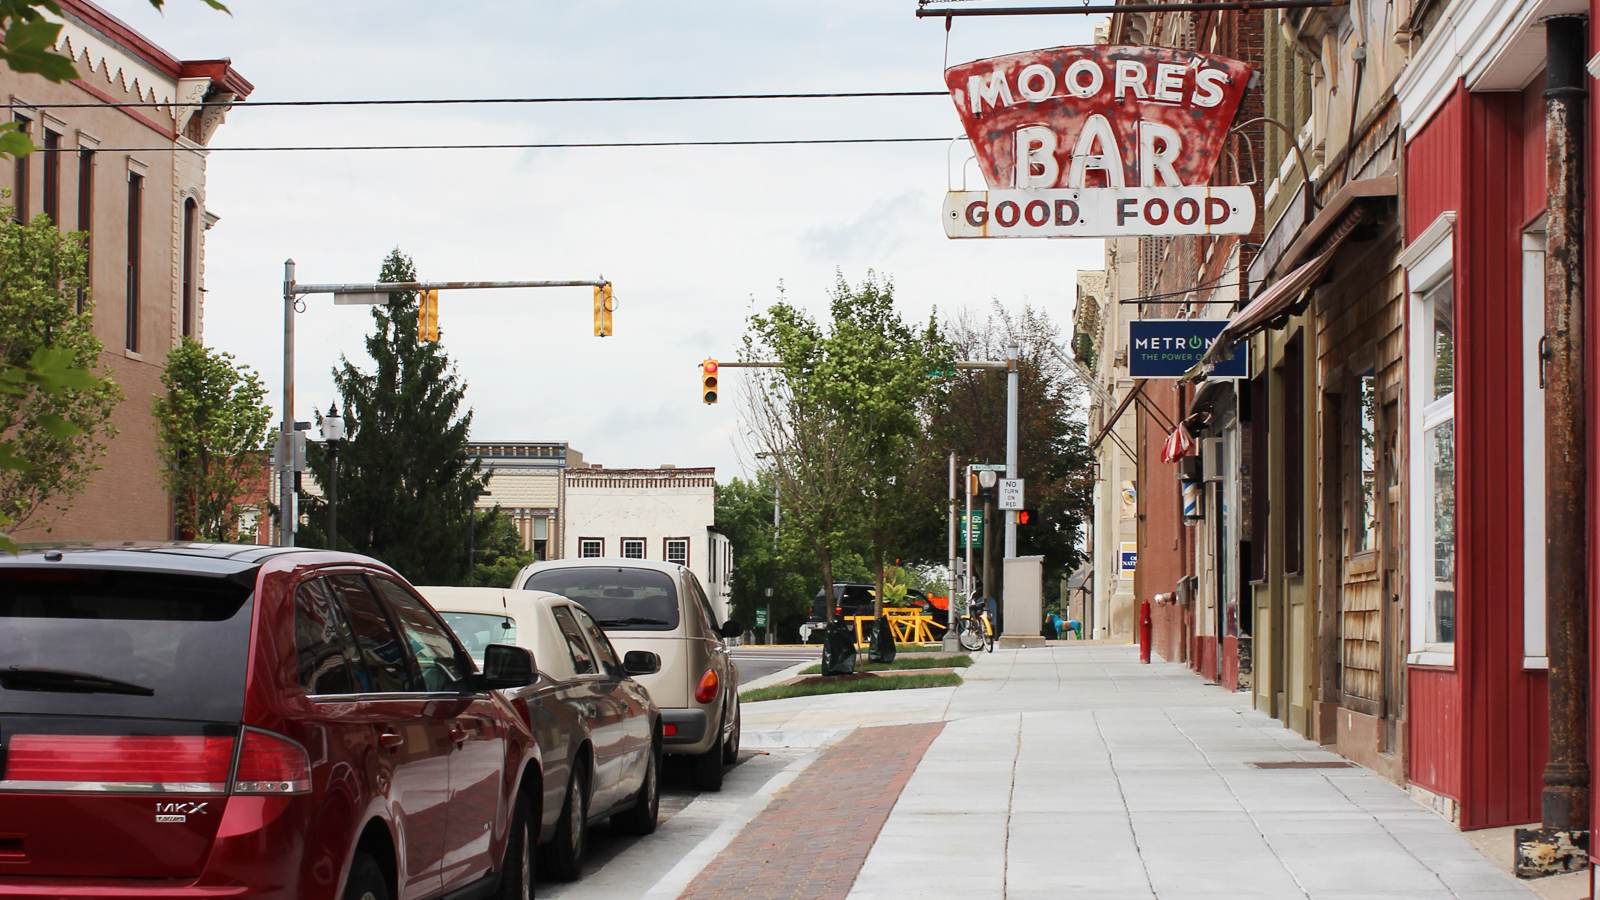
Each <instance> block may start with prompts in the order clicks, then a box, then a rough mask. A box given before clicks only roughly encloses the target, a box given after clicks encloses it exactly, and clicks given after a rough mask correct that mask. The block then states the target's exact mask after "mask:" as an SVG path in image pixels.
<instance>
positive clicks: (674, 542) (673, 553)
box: [666, 538, 689, 566]
mask: <svg viewBox="0 0 1600 900" xmlns="http://www.w3.org/2000/svg"><path fill="white" fill-rule="evenodd" d="M666 550H667V554H666V555H667V562H669V563H677V564H678V565H680V566H687V565H688V564H689V539H688V538H667V540H666Z"/></svg>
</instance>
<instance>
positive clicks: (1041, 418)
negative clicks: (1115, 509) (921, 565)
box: [908, 303, 1093, 601]
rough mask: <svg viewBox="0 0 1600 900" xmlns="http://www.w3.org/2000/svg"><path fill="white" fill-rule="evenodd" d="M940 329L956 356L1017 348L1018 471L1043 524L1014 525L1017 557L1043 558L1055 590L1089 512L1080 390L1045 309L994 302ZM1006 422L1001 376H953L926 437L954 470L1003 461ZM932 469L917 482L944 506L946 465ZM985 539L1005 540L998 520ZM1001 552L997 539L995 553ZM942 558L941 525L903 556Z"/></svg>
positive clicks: (1000, 354) (1074, 556) (1076, 552)
mask: <svg viewBox="0 0 1600 900" xmlns="http://www.w3.org/2000/svg"><path fill="white" fill-rule="evenodd" d="M945 333H946V334H947V335H948V337H949V339H950V341H951V343H952V344H953V345H954V346H955V348H956V356H957V359H962V360H978V359H1001V358H1004V356H1005V348H1006V346H1007V345H1008V344H1012V343H1015V344H1017V345H1018V347H1019V353H1018V357H1019V362H1018V397H1017V400H1018V402H1017V407H1018V428H1017V432H1018V448H1019V452H1018V460H1017V461H1018V468H1017V474H1018V475H1019V476H1020V477H1022V478H1023V479H1024V480H1025V481H1026V485H1027V505H1028V506H1029V507H1030V508H1036V509H1038V510H1039V513H1040V516H1039V518H1040V520H1041V522H1040V523H1039V524H1033V525H1029V526H1027V527H1025V528H1018V530H1017V553H1018V554H1019V555H1024V556H1027V555H1040V556H1043V557H1044V569H1045V573H1044V582H1045V586H1046V589H1047V590H1048V589H1049V588H1052V587H1055V588H1056V589H1057V590H1059V585H1060V582H1061V579H1062V578H1063V577H1065V575H1067V574H1068V573H1070V572H1071V571H1072V570H1073V569H1075V568H1077V567H1078V566H1079V565H1081V564H1082V562H1083V553H1082V550H1081V549H1080V548H1079V537H1080V535H1081V533H1082V532H1081V528H1082V523H1083V522H1084V521H1085V520H1086V518H1087V517H1088V516H1089V515H1090V513H1091V511H1092V508H1093V506H1092V504H1093V501H1092V498H1091V488H1092V475H1091V471H1092V465H1091V462H1092V461H1091V457H1090V454H1089V450H1088V445H1087V439H1086V437H1085V430H1086V423H1085V419H1084V412H1083V410H1084V405H1083V402H1082V399H1083V393H1082V392H1083V390H1084V388H1083V386H1082V385H1081V384H1079V383H1077V381H1076V380H1075V379H1074V377H1073V376H1072V374H1071V373H1070V372H1069V371H1068V370H1067V368H1066V366H1065V365H1064V364H1063V363H1062V362H1061V361H1060V358H1059V357H1058V356H1057V348H1058V347H1060V346H1061V335H1060V332H1059V330H1058V329H1057V327H1056V325H1055V323H1054V322H1052V321H1051V320H1050V318H1049V316H1048V315H1047V314H1046V313H1044V312H1043V311H1042V310H1036V309H1034V308H1033V307H1032V306H1031V305H1024V306H1023V307H1022V309H1021V310H1020V311H1017V312H1015V313H1012V312H1008V311H1006V310H1005V309H1004V308H1002V307H1001V306H1000V304H999V303H994V304H993V305H992V306H991V308H990V311H989V313H988V314H987V315H986V316H984V317H983V318H981V319H979V318H978V317H976V316H973V315H970V314H962V315H959V316H956V317H954V318H952V319H950V320H949V321H948V322H947V324H946V327H945ZM1005 423H1006V378H1005V374H1004V373H1003V372H998V371H990V370H961V371H960V372H957V373H956V375H955V378H954V382H953V384H952V385H951V388H950V391H949V394H948V398H947V400H946V403H945V404H944V406H943V408H942V409H940V410H939V411H938V413H937V414H936V415H935V416H934V417H933V423H932V426H931V433H932V434H933V436H934V438H935V440H936V441H937V442H938V443H939V444H940V445H941V446H943V447H945V448H947V450H954V451H955V453H956V458H957V460H959V461H960V462H961V464H962V465H965V464H967V463H1003V462H1005V458H1006V433H1005ZM932 463H933V468H934V470H936V471H928V472H926V474H925V476H924V483H925V484H926V485H928V486H929V487H930V488H931V487H933V486H934V485H935V483H937V488H936V491H937V495H938V497H939V498H940V501H941V503H942V502H943V498H944V497H945V492H946V487H945V484H946V479H947V478H948V469H947V468H946V467H947V466H948V463H947V462H946V460H944V459H939V460H933V461H932ZM990 534H991V535H992V536H993V537H994V539H995V540H996V541H997V542H998V541H999V540H1000V539H1001V538H1002V536H1003V534H1004V530H1003V528H1002V527H1001V519H1000V517H999V516H998V515H997V516H996V521H995V527H994V528H993V529H992V530H990ZM1000 549H1001V546H1000V545H999V544H998V543H997V545H996V546H995V550H996V551H999V550H1000ZM947 552H948V550H947V544H946V537H945V534H944V532H943V530H942V529H941V530H940V533H939V534H938V535H937V536H936V540H935V541H933V542H931V543H924V544H920V545H919V546H918V548H917V549H916V550H914V551H910V552H908V556H910V557H911V558H914V559H916V558H919V559H942V558H943V557H944V556H945V554H946V553H947ZM976 553H977V551H974V554H975V557H976ZM996 555H997V557H998V555H999V554H998V552H997V554H996ZM974 567H976V559H975V563H974ZM997 569H999V571H997V572H996V582H997V583H998V582H1000V581H1001V580H1002V579H1003V577H1004V576H1003V574H1002V573H1003V568H1002V567H997ZM996 586H998V584H997V585H996ZM993 596H996V597H998V596H999V593H998V592H995V593H993ZM1045 599H1046V601H1048V600H1049V599H1050V598H1048V597H1047V598H1045Z"/></svg>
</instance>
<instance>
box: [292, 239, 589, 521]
mask: <svg viewBox="0 0 1600 900" xmlns="http://www.w3.org/2000/svg"><path fill="white" fill-rule="evenodd" d="M294 279H295V270H294V260H292V259H288V260H284V263H283V425H282V429H281V430H280V431H279V433H278V452H277V454H276V463H277V468H278V544H279V546H282V547H293V546H294V513H295V510H294V472H295V469H294V464H295V460H294V314H295V313H296V312H297V311H298V310H297V309H296V307H297V306H300V304H301V302H302V298H304V297H305V296H307V295H308V294H332V295H333V302H334V303H336V304H341V305H345V304H358V305H367V306H376V305H378V304H380V303H388V302H389V295H390V294H391V293H395V292H402V291H470V290H483V289H494V288H554V287H592V288H595V289H596V290H600V291H606V292H607V301H606V302H607V305H608V309H607V310H606V311H607V312H609V311H610V309H609V305H610V299H609V290H610V287H611V282H609V281H606V280H605V279H604V278H600V279H595V280H574V281H393V282H389V281H379V282H357V283H349V284H298V283H296V282H295V280H294Z"/></svg>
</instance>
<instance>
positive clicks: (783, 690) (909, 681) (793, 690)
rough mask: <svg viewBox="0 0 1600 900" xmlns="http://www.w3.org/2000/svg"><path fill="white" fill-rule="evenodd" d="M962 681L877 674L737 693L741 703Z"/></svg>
mask: <svg viewBox="0 0 1600 900" xmlns="http://www.w3.org/2000/svg"><path fill="white" fill-rule="evenodd" d="M960 683H961V676H960V675H956V674H955V673H953V672H951V673H944V674H939V675H885V676H882V677H879V678H862V679H858V680H852V681H836V682H827V681H823V682H811V683H809V684H780V685H777V686H775V687H766V688H756V689H755V690H753V691H745V692H744V693H742V694H740V695H739V700H740V701H741V702H744V703H757V702H760V701H762V700H782V699H784V698H785V697H814V696H816V695H818V694H850V693H855V692H856V691H904V690H911V689H914V688H931V687H953V686H955V685H958V684H960Z"/></svg>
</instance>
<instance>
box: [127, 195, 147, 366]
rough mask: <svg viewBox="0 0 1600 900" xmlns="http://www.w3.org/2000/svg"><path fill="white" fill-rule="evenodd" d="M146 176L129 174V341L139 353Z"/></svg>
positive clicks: (133, 349) (129, 345) (130, 346)
mask: <svg viewBox="0 0 1600 900" xmlns="http://www.w3.org/2000/svg"><path fill="white" fill-rule="evenodd" d="M143 206H144V176H143V175H139V174H136V173H134V172H129V173H128V272H127V274H128V309H127V323H126V327H127V341H126V343H125V344H124V346H126V347H127V348H128V349H129V350H131V351H133V352H135V353H137V352H138V351H139V256H140V255H141V253H142V252H143V250H144V235H143V234H142V231H143V229H142V228H141V227H140V226H141V223H142V220H143Z"/></svg>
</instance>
